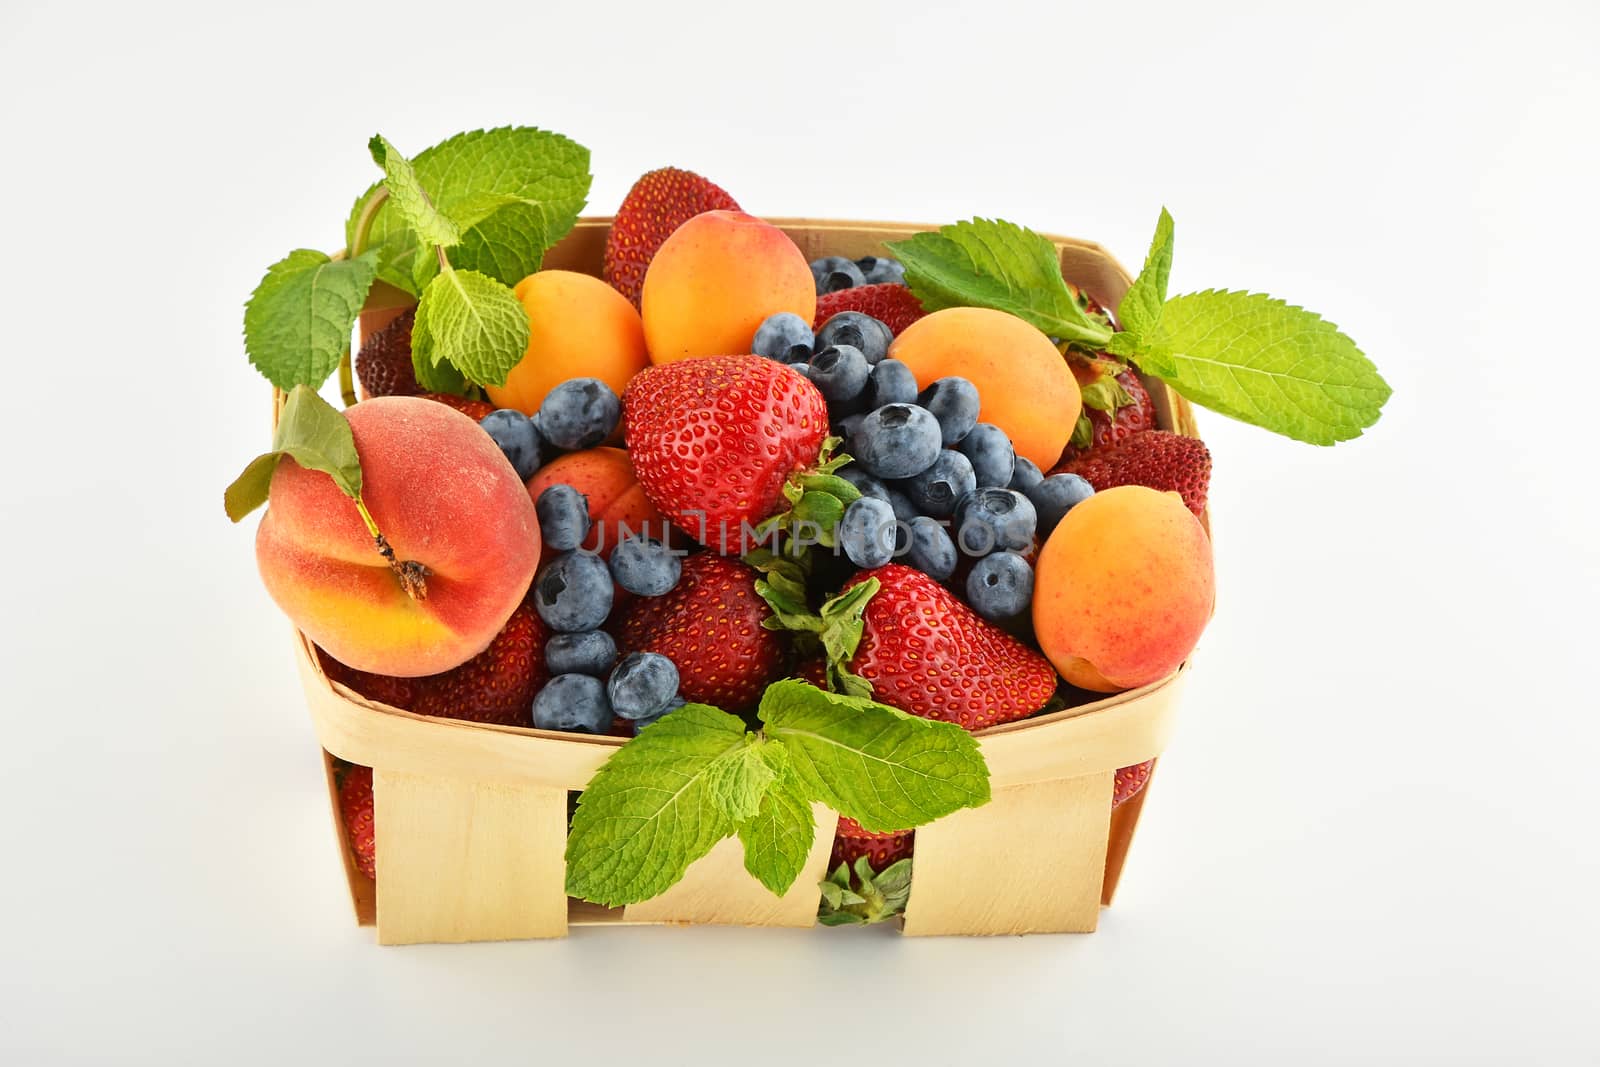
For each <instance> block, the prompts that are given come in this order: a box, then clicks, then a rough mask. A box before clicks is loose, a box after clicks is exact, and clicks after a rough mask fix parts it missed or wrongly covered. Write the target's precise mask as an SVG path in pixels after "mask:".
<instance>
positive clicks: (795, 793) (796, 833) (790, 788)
mask: <svg viewBox="0 0 1600 1067" xmlns="http://www.w3.org/2000/svg"><path fill="white" fill-rule="evenodd" d="M779 750H780V751H782V749H781V746H780V748H779ZM815 840H816V819H815V817H814V815H813V814H812V811H811V804H810V802H809V801H807V800H806V798H805V794H804V793H802V792H801V791H800V788H799V786H798V784H796V782H795V781H794V779H793V778H792V777H791V776H790V775H788V774H787V773H785V774H783V775H781V776H780V777H779V778H778V779H777V781H776V782H774V783H773V786H772V788H771V789H769V790H767V793H766V795H765V796H764V797H762V798H761V807H760V808H759V810H757V811H756V814H755V818H753V819H751V820H750V821H749V822H747V823H744V824H743V825H741V826H740V827H739V841H740V842H741V843H742V844H743V845H744V869H745V870H747V871H749V872H750V873H751V874H752V875H754V876H755V878H756V880H757V881H759V882H760V883H761V884H762V885H764V886H766V887H767V889H768V890H770V891H771V892H772V893H773V894H774V895H775V896H780V897H781V896H783V894H785V893H787V892H788V891H789V887H790V886H792V885H794V882H795V879H796V878H798V877H800V871H801V870H802V869H803V868H804V867H805V865H806V857H808V856H809V855H810V854H811V846H812V844H813V843H814V842H815Z"/></svg>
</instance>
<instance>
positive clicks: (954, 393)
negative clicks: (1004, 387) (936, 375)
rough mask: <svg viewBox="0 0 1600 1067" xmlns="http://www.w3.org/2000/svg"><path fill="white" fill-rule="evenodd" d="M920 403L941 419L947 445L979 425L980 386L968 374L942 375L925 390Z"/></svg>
mask: <svg viewBox="0 0 1600 1067" xmlns="http://www.w3.org/2000/svg"><path fill="white" fill-rule="evenodd" d="M917 403H919V404H921V405H922V406H923V407H925V408H927V409H928V410H929V411H931V412H933V417H934V418H936V419H938V420H939V432H940V434H941V435H942V436H943V439H944V444H945V447H947V448H948V447H949V446H950V445H953V444H957V443H958V442H960V440H961V439H962V438H963V437H965V436H967V434H969V433H971V432H972V428H973V427H974V426H976V425H978V387H977V386H975V385H973V384H972V383H971V382H969V381H967V380H966V379H965V378H954V377H951V378H940V379H939V380H938V381H936V382H934V383H933V384H932V385H930V386H928V387H927V388H926V389H924V390H923V391H922V393H921V395H919V396H918V397H917Z"/></svg>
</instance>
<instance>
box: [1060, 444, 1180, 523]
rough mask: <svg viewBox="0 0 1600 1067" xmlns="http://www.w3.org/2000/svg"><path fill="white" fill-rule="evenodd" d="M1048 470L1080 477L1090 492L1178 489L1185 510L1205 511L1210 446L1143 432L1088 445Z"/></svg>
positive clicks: (1173, 490) (1172, 490)
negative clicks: (1075, 456) (1108, 444)
mask: <svg viewBox="0 0 1600 1067" xmlns="http://www.w3.org/2000/svg"><path fill="white" fill-rule="evenodd" d="M1050 473H1051V474H1077V475H1081V476H1082V477H1084V478H1086V479H1088V481H1089V484H1090V485H1092V486H1094V487H1095V489H1096V490H1101V489H1110V488H1112V487H1114V486H1118V485H1146V486H1149V487H1150V488H1151V489H1160V490H1162V491H1171V492H1177V493H1181V494H1183V502H1184V503H1185V504H1187V505H1188V506H1189V510H1190V511H1192V512H1194V513H1195V514H1196V515H1199V514H1201V513H1202V512H1203V511H1205V509H1206V489H1207V488H1208V487H1209V486H1210V484H1211V450H1210V449H1208V448H1206V446H1205V443H1204V442H1203V441H1201V440H1200V439H1199V438H1196V437H1185V436H1183V435H1182V434H1176V433H1168V432H1167V431H1166V430H1147V431H1145V432H1144V433H1136V434H1134V435H1133V436H1132V437H1130V438H1128V439H1127V440H1126V441H1124V442H1122V444H1120V445H1117V446H1116V447H1114V448H1104V449H1102V448H1097V449H1094V450H1093V451H1092V452H1090V453H1088V454H1087V455H1085V456H1084V457H1083V458H1081V459H1077V460H1074V461H1072V462H1071V463H1066V464H1063V465H1061V466H1060V467H1057V468H1056V469H1055V470H1053V471H1051V472H1050Z"/></svg>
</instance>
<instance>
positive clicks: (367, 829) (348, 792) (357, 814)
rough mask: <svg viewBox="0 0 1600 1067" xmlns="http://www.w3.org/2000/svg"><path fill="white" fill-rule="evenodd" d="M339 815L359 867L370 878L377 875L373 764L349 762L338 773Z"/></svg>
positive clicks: (357, 867) (357, 868)
mask: <svg viewBox="0 0 1600 1067" xmlns="http://www.w3.org/2000/svg"><path fill="white" fill-rule="evenodd" d="M338 782H339V815H340V818H342V819H343V820H344V834H345V838H346V839H347V840H348V841H349V842H350V852H351V854H352V855H353V856H354V857H355V861H356V870H358V871H360V872H361V873H362V874H364V875H366V876H367V877H368V878H376V877H377V876H378V866H377V859H376V851H375V849H376V845H377V824H376V821H375V820H374V819H373V816H372V768H371V767H361V766H357V765H356V764H353V763H352V764H347V765H346V766H344V767H343V768H342V769H341V770H340V772H339V774H338Z"/></svg>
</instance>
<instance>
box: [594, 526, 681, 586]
mask: <svg viewBox="0 0 1600 1067" xmlns="http://www.w3.org/2000/svg"><path fill="white" fill-rule="evenodd" d="M682 573H683V565H682V564H681V563H680V562H679V561H678V555H677V553H675V552H673V551H672V549H670V548H668V547H667V546H666V545H664V544H662V543H661V542H660V541H656V540H653V539H651V538H648V537H628V538H624V539H623V540H622V541H620V542H618V543H617V547H616V548H614V549H612V550H611V577H613V578H615V579H616V580H617V584H618V585H620V586H622V588H624V589H626V590H627V591H628V592H630V593H634V594H637V595H638V596H660V595H661V594H662V593H665V592H668V591H670V590H671V589H672V587H673V586H675V585H677V584H678V576H679V575H681V574H682Z"/></svg>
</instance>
